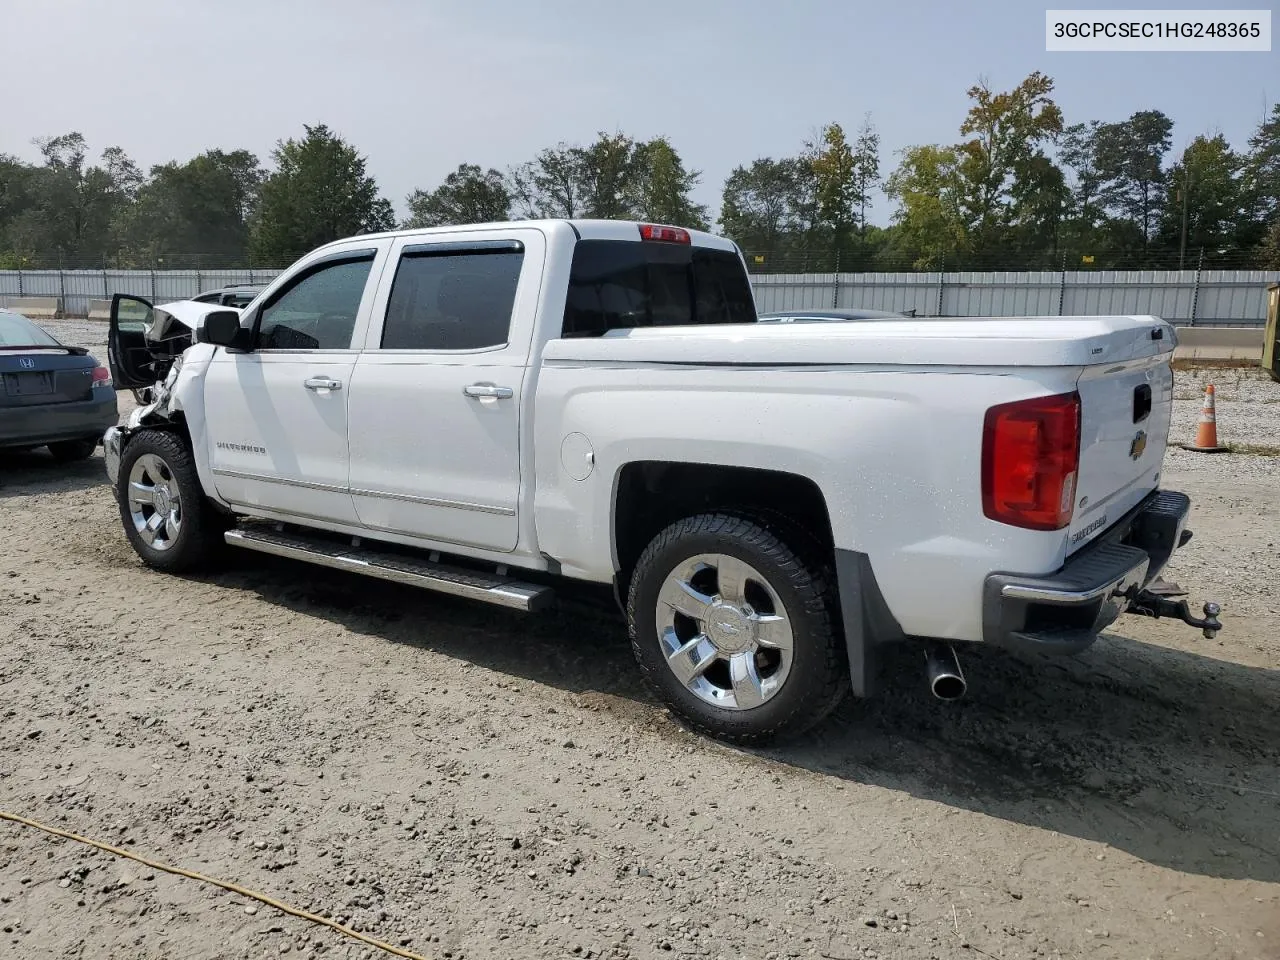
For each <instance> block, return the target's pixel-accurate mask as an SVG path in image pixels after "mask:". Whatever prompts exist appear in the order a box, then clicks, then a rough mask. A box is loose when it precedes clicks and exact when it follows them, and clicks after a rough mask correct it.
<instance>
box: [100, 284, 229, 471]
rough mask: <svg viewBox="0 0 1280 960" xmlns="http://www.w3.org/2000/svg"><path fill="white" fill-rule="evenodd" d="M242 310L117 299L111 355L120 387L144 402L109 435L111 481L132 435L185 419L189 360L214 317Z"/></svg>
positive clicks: (110, 336)
mask: <svg viewBox="0 0 1280 960" xmlns="http://www.w3.org/2000/svg"><path fill="white" fill-rule="evenodd" d="M225 312H233V313H236V314H237V315H238V314H239V312H240V311H238V310H236V309H235V308H233V307H226V306H223V305H220V304H210V303H198V302H196V301H192V300H182V301H177V302H175V303H166V304H162V305H160V306H155V307H153V306H152V305H151V304H150V303H148V302H147V301H145V300H141V299H139V298H136V297H127V296H123V295H117V296H116V297H115V298H114V300H113V301H112V306H111V330H110V333H109V334H108V338H107V348H108V349H107V353H108V357H109V359H110V363H111V372H112V376H113V379H114V380H115V383H116V386H117V388H121V387H123V388H126V389H128V390H130V391H131V392H132V394H133V396H134V399H135V400H136V401H137V402H138V406H137V408H136V409H134V410H132V411H131V412H130V413H129V415H128V417H126V418H125V420H124V422H123V423H121V424H119V425H118V426H115V427H111V428H109V429H108V430H107V432H106V433H105V434H104V435H103V438H102V445H103V449H104V451H105V455H106V466H107V476H108V477H109V478H110V479H111V482H112V484H115V483H116V481H117V479H118V477H119V474H120V458H121V456H122V455H123V452H124V447H125V444H126V443H127V442H128V438H129V436H130V434H132V433H134V432H135V431H137V430H139V429H141V428H143V427H155V426H159V425H163V424H172V423H174V422H175V420H176V419H178V418H180V416H181V412H180V404H178V403H177V402H176V399H175V391H176V389H177V384H178V381H179V376H180V374H181V372H182V369H183V364H184V361H185V360H187V359H189V351H191V350H192V349H196V350H200V349H204V350H210V349H211V348H209V347H207V346H203V345H201V343H200V331H201V329H203V327H204V323H205V321H206V320H207V319H208V317H209V315H210V314H213V313H225Z"/></svg>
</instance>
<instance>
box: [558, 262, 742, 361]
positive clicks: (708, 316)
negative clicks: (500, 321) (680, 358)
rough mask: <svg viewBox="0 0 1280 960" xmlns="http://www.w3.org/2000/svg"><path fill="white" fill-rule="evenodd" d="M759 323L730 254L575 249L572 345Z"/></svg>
mask: <svg viewBox="0 0 1280 960" xmlns="http://www.w3.org/2000/svg"><path fill="white" fill-rule="evenodd" d="M755 321H756V308H755V301H754V300H753V299H752V297H751V284H750V282H749V281H748V280H747V271H746V268H745V267H743V265H742V261H741V260H740V259H739V258H738V256H737V254H735V253H732V252H730V251H728V250H715V249H710V248H707V247H695V246H689V245H685V244H675V243H646V242H644V241H635V240H580V241H579V242H578V244H577V246H575V247H574V250H573V266H572V268H571V270H570V274H569V294H568V299H567V301H566V303H565V310H564V336H566V337H598V336H600V335H601V334H604V333H606V332H608V331H609V330H629V329H632V328H634V327H673V326H690V325H703V324H710V323H755Z"/></svg>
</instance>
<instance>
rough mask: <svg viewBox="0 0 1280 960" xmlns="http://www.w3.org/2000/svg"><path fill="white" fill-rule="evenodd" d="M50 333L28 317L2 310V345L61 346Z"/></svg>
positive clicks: (0, 333)
mask: <svg viewBox="0 0 1280 960" xmlns="http://www.w3.org/2000/svg"><path fill="white" fill-rule="evenodd" d="M59 346H61V344H60V343H58V341H57V340H55V339H54V338H53V337H52V336H51V335H50V334H48V333H46V332H45V331H44V330H42V329H40V327H37V326H36V325H35V324H34V323H32V322H31V321H30V320H28V319H27V318H26V317H23V316H19V315H18V314H16V313H5V312H4V311H3V310H0V347H59Z"/></svg>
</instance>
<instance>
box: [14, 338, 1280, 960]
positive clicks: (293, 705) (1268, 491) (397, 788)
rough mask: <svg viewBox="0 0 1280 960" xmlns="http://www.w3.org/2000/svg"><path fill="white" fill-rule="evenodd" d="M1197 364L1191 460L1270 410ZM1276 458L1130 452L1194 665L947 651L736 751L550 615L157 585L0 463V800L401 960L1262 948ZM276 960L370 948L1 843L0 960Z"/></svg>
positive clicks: (93, 481) (308, 590)
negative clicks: (670, 708)
mask: <svg viewBox="0 0 1280 960" xmlns="http://www.w3.org/2000/svg"><path fill="white" fill-rule="evenodd" d="M86 339H87V338H86ZM86 345H90V346H93V344H92V343H88V344H86ZM1227 372H1229V371H1227ZM1223 373H1224V371H1214V377H1215V383H1216V384H1217V385H1218V386H1219V388H1220V392H1219V418H1220V425H1221V426H1222V428H1223V430H1224V434H1225V438H1226V439H1234V437H1235V435H1234V432H1228V431H1234V430H1235V424H1236V422H1237V419H1236V418H1235V417H1234V416H1233V417H1228V416H1227V415H1226V414H1225V413H1224V404H1225V403H1238V404H1240V411H1241V412H1240V420H1241V421H1242V422H1243V421H1246V420H1247V422H1250V423H1256V422H1258V420H1259V419H1265V418H1267V417H1272V418H1273V419H1272V420H1271V421H1270V422H1272V423H1274V422H1275V421H1274V413H1273V412H1272V411H1274V410H1276V409H1278V408H1280V404H1276V403H1275V400H1276V399H1277V398H1280V385H1272V384H1270V383H1269V382H1264V381H1255V380H1254V379H1253V378H1243V379H1241V380H1239V381H1238V382H1228V381H1227V380H1226V379H1225V378H1224V377H1223V376H1222V374H1223ZM1198 389H1199V388H1198V386H1197V381H1196V380H1195V379H1194V377H1188V376H1184V375H1180V376H1179V381H1178V390H1179V396H1180V397H1181V396H1183V394H1184V393H1185V394H1186V397H1187V398H1186V399H1180V400H1178V405H1179V411H1178V413H1179V421H1178V423H1179V425H1177V426H1175V438H1176V436H1177V431H1178V430H1179V429H1181V427H1182V425H1185V424H1186V423H1190V424H1192V425H1194V416H1192V415H1190V414H1187V412H1186V411H1187V410H1192V411H1194V410H1195V409H1196V406H1197V404H1198V402H1199V397H1198V395H1197V390H1198ZM1188 417H1189V419H1187V418H1188ZM1272 436H1274V428H1273V432H1272ZM1278 464H1280V459H1278V458H1274V457H1261V456H1243V455H1229V456H1221V457H1212V456H1197V455H1193V454H1190V453H1185V452H1183V451H1171V452H1170V454H1169V457H1168V466H1167V470H1166V485H1167V486H1170V487H1173V488H1175V489H1183V490H1186V491H1187V492H1188V493H1190V494H1191V495H1192V497H1193V499H1194V500H1195V502H1196V510H1195V515H1194V518H1193V527H1194V529H1195V530H1196V534H1197V535H1196V538H1195V539H1194V540H1193V541H1192V542H1191V543H1190V544H1189V545H1188V546H1187V548H1186V549H1185V550H1183V551H1181V552H1180V554H1179V555H1178V557H1177V558H1176V561H1175V563H1174V565H1173V566H1172V567H1171V569H1170V572H1169V574H1168V575H1169V577H1170V578H1171V579H1174V580H1177V581H1178V582H1180V583H1182V584H1183V585H1184V586H1185V587H1187V588H1188V589H1189V590H1190V591H1191V594H1192V598H1193V599H1194V600H1195V601H1196V602H1197V603H1198V602H1199V601H1200V600H1202V599H1206V598H1213V599H1219V600H1221V601H1222V602H1223V605H1224V621H1225V623H1226V629H1225V630H1224V631H1223V633H1221V634H1220V635H1219V637H1218V638H1217V639H1216V640H1214V641H1205V640H1203V639H1201V638H1199V635H1198V634H1196V633H1195V632H1194V631H1192V630H1190V629H1188V628H1186V627H1185V626H1182V625H1180V624H1170V623H1168V622H1163V621H1161V622H1153V621H1147V620H1138V619H1136V618H1131V617H1130V618H1125V619H1124V620H1123V621H1122V622H1121V623H1119V624H1117V626H1116V629H1115V630H1114V631H1113V632H1112V633H1110V634H1108V635H1107V636H1106V637H1104V638H1103V639H1102V640H1100V641H1099V643H1098V644H1096V645H1095V646H1094V647H1093V648H1092V649H1091V650H1089V651H1088V652H1086V653H1085V654H1084V655H1082V656H1080V657H1077V658H1069V659H1061V660H1052V661H1050V660H1035V659H1018V658H1013V657H1009V656H1004V655H1000V654H997V653H993V652H989V651H984V650H981V649H975V650H971V651H965V652H964V653H963V654H962V655H963V657H964V665H965V669H966V672H967V673H968V675H969V679H970V683H971V694H970V696H969V697H968V698H966V699H965V700H963V701H961V702H959V703H956V704H941V703H938V702H936V701H933V700H931V699H930V698H929V697H928V696H927V692H926V691H925V690H924V684H923V682H922V676H921V670H920V664H919V663H917V661H916V658H915V657H914V656H911V655H909V652H907V651H904V652H903V653H901V654H900V655H898V656H897V657H895V658H893V659H891V661H890V662H889V663H888V664H887V667H888V671H887V675H888V684H887V688H886V690H885V691H884V693H883V695H882V696H881V697H880V698H878V699H877V700H876V701H874V702H872V703H868V704H853V703H849V704H846V706H845V707H843V708H842V709H841V710H840V711H839V712H838V713H837V715H836V716H835V717H833V718H832V719H831V720H830V721H829V722H828V723H826V724H824V725H823V726H822V727H820V728H819V729H818V730H816V731H814V732H813V733H812V734H810V735H809V736H807V737H805V738H804V739H802V740H800V741H799V742H796V743H792V744H789V745H786V746H784V747H778V748H773V749H769V750H760V751H745V750H735V749H730V748H727V747H724V746H721V745H718V744H715V743H712V742H709V741H706V740H703V739H700V738H697V737H693V736H691V735H689V734H687V733H685V732H683V731H682V730H681V729H680V728H679V727H678V726H676V725H675V724H673V723H672V722H671V721H670V719H669V718H668V716H667V715H666V714H665V712H664V711H663V710H662V709H661V708H660V707H659V706H658V705H657V704H655V703H654V702H653V701H652V700H651V698H650V697H649V696H648V695H647V694H646V693H645V691H644V690H643V689H642V688H641V686H640V684H639V682H638V678H637V675H636V670H635V668H634V666H633V664H632V662H631V659H630V652H629V649H628V646H627V643H626V638H625V632H624V630H623V628H622V626H621V624H620V622H619V621H618V620H617V619H616V618H615V617H613V616H611V615H608V614H606V613H604V612H601V611H599V610H597V609H594V608H591V607H588V606H586V605H585V604H581V603H576V602H569V603H566V604H565V605H564V606H563V607H562V608H561V609H560V610H559V611H557V612H554V613H552V614H549V615H546V616H541V617H537V618H522V617H519V616H517V615H514V614H507V613H505V612H502V611H497V610H493V609H490V608H487V607H483V606H478V605H474V604H467V603H464V602H461V601H455V600H452V599H450V598H445V597H436V596H433V595H429V594H424V593H421V592H418V591H413V590H410V589H408V588H401V587H397V586H395V585H391V584H383V583H378V582H367V581H364V580H362V579H359V578H354V577H350V576H344V575H341V574H338V573H336V572H332V571H326V570H320V569H315V568H311V567H307V566H305V565H300V564H296V563H290V562H286V561H277V560H273V559H272V558H267V557H260V556H257V555H244V556H236V557H232V558H230V561H229V562H228V564H227V566H226V567H225V568H224V569H223V570H221V571H219V572H216V573H213V574H210V575H208V576H204V577H198V578H175V577H167V576H163V575H159V574H156V573H153V572H151V571H148V570H146V569H145V568H143V567H142V566H141V565H140V564H139V562H138V561H137V559H136V558H135V557H134V555H133V553H132V552H131V551H130V549H129V548H128V546H127V544H126V542H125V540H124V537H123V536H122V534H121V533H120V529H119V519H118V516H117V515H116V513H115V510H114V507H113V505H112V503H111V501H110V497H109V493H108V491H107V489H106V487H105V485H104V481H103V474H102V463H101V460H100V459H95V460H93V461H91V462H89V463H86V464H83V465H79V466H76V467H72V468H58V467H55V466H54V465H53V464H52V462H51V461H50V460H49V459H48V458H47V457H45V456H42V455H40V454H30V455H24V456H17V457H10V458H8V459H7V460H5V461H4V462H3V463H0V580H2V581H3V582H5V584H6V586H7V590H5V591H4V592H3V593H2V594H0V650H3V651H4V654H5V655H4V656H3V658H0V809H4V810H8V811H11V812H14V813H19V814H23V815H26V816H30V817H34V818H36V819H40V820H43V821H45V822H48V823H52V824H55V825H58V826H60V827H62V828H64V829H69V830H73V831H76V832H79V833H83V834H88V835H90V836H94V837H97V838H100V839H103V840H106V841H108V842H111V843H115V844H119V845H124V846H128V847H131V848H134V849H136V850H138V851H140V852H145V853H148V854H150V855H152V856H155V857H158V858H160V859H162V860H165V861H168V862H170V863H174V864H177V865H181V866H183V867H187V868H190V869H195V870H198V871H201V872H204V873H208V874H211V875H214V876H218V877H222V878H224V879H228V880H232V881H235V882H238V883H240V884H243V885H247V886H249V887H251V888H254V889H257V890H260V891H263V892H265V893H268V894H271V895H274V896H277V897H279V898H282V899H284V900H286V901H288V902H291V903H293V904H296V905H297V906H300V907H304V908H309V909H311V910H314V911H317V912H320V913H324V914H326V915H331V916H333V917H337V918H342V919H343V920H344V921H345V922H349V923H352V924H354V925H356V926H358V927H359V928H361V929H364V930H367V931H368V932H370V933H371V934H372V935H374V936H377V937H380V938H381V939H384V940H389V941H391V942H393V943H405V944H408V945H409V947H410V948H411V949H413V950H415V951H417V952H418V953H421V954H423V955H425V956H428V957H432V958H449V960H461V958H481V957H504V958H506V957H510V958H525V957H529V958H534V957H537V958H545V957H561V956H563V957H567V958H573V957H579V958H581V957H604V958H650V957H713V958H715V957H723V958H726V960H738V958H744V957H745V958H753V960H755V958H765V960H781V958H784V957H786V958H792V957H804V958H811V957H822V958H827V960H833V958H834V960H846V958H864V957H865V958H903V960H917V958H919V960H925V958H938V960H952V958H961V957H974V956H979V957H991V958H999V960H1021V958H1027V960H1030V958H1039V957H1085V956H1089V957H1095V956H1096V957H1116V958H1122V960H1130V958H1169V957H1174V956H1185V957H1194V958H1223V960H1227V958H1232V960H1235V958H1240V960H1245V958H1248V960H1254V958H1257V960H1263V958H1265V960H1277V958H1280V836H1278V835H1277V823H1280V716H1278V714H1277V710H1276V704H1277V702H1280V636H1278V635H1277V632H1276V630H1275V623H1276V617H1277V615H1280V604H1278V603H1277V601H1276V599H1275V597H1274V595H1273V594H1271V593H1269V592H1267V591H1266V590H1265V586H1264V585H1265V584H1266V583H1267V582H1268V581H1271V582H1274V577H1275V563H1276V557H1277V549H1276V546H1277V539H1280V484H1277V483H1276V479H1277V470H1278V466H1277V465H1278ZM293 955H297V956H304V957H306V956H326V957H341V958H352V960H354V958H358V957H369V958H372V957H374V956H380V955H381V954H379V953H377V952H376V951H372V950H371V949H370V948H368V947H365V946H363V945H360V944H352V943H350V942H349V941H347V940H344V939H343V938H341V937H340V936H338V935H336V934H334V933H333V932H331V931H327V930H324V929H322V928H319V927H315V926H312V925H310V924H307V923H306V922H304V921H302V920H298V919H295V918H291V917H288V916H284V915H279V914H277V913H276V912H275V911H274V910H272V909H270V908H268V907H266V906H261V905H255V904H253V903H251V902H250V901H248V900H246V899H245V898H243V897H240V896H236V895H232V894H229V893H226V892H223V891H220V890H216V889H212V888H209V887H206V886H203V885H201V884H198V883H195V882H193V881H190V880H185V879H179V878H176V877H173V876H170V875H169V874H166V873H163V872H155V871H152V870H150V869H147V868H144V867H141V866H139V865H137V864H134V863H131V862H128V861H124V860H119V859H115V858H113V857H110V856H107V855H105V854H100V853H96V852H93V851H91V850H89V849H88V848H85V847H83V846H81V845H78V844H74V843H69V842H65V841H58V840H52V839H50V838H48V837H47V836H45V835H43V834H40V833H37V832H34V831H31V830H26V829H22V828H19V827H16V826H14V825H11V824H7V823H0V956H4V957H16V958H28V957H30V958H36V957H40V958H44V957H60V958H98V957H113V958H114V957H119V958H130V960H132V958H157V960H159V958H165V960H170V958H179V957H181V958H187V957H190V958H210V960H213V958H219V960H220V958H240V957H245V958H250V957H252V958H260V957H280V956H293Z"/></svg>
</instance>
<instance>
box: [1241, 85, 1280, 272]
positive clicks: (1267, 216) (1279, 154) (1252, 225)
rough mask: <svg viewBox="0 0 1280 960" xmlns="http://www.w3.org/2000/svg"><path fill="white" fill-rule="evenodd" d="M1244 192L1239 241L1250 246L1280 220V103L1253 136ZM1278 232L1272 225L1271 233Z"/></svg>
mask: <svg viewBox="0 0 1280 960" xmlns="http://www.w3.org/2000/svg"><path fill="white" fill-rule="evenodd" d="M1240 194H1241V206H1242V210H1241V216H1240V220H1239V223H1238V224H1237V243H1238V244H1239V246H1241V247H1244V248H1250V247H1253V246H1255V245H1257V244H1258V243H1260V242H1262V241H1263V239H1264V237H1266V236H1267V231H1268V228H1269V227H1270V228H1274V227H1275V226H1276V225H1277V224H1280V103H1277V104H1275V105H1274V106H1272V108H1271V113H1270V114H1269V115H1268V116H1267V117H1265V118H1264V119H1263V120H1262V122H1261V123H1260V124H1258V129H1257V130H1256V131H1255V132H1254V134H1253V136H1251V137H1250V138H1249V149H1248V151H1247V152H1246V154H1245V156H1244V162H1243V166H1242V169H1241V174H1240ZM1275 233H1276V231H1275V230H1274V229H1272V232H1271V235H1272V236H1275ZM1273 262H1274V261H1273Z"/></svg>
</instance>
